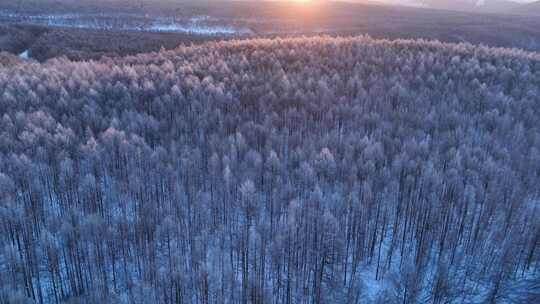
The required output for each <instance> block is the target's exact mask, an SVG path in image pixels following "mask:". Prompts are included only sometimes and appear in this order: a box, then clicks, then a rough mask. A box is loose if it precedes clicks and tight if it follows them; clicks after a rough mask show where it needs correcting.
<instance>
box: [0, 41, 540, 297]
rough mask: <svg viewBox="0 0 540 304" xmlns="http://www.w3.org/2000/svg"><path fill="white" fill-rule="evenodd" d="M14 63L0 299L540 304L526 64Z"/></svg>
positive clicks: (0, 140)
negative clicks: (539, 303)
mask: <svg viewBox="0 0 540 304" xmlns="http://www.w3.org/2000/svg"><path fill="white" fill-rule="evenodd" d="M8 59H9V58H8ZM12 59H13V60H7V59H6V60H4V61H5V62H8V61H9V62H10V63H9V64H5V65H2V66H0V303H2V304H11V303H40V304H41V303H167V304H168V303H203V304H207V303H242V304H247V303H255V304H262V303H276V304H278V303H287V304H292V303H314V304H319V303H347V304H348V303H350V304H356V303H390V304H391V303H471V304H472V303H538V302H540V252H539V246H540V240H539V238H540V221H539V220H538V218H539V216H540V210H539V209H540V196H539V195H540V122H539V120H538V117H540V85H539V84H540V54H538V53H530V52H526V51H521V50H517V49H503V48H490V47H486V46H473V45H471V44H465V43H462V44H449V43H441V42H437V41H425V40H378V39H373V38H370V37H368V36H356V37H350V38H335V37H329V36H317V37H296V38H283V39H282V38H275V39H262V38H258V39H248V40H234V39H232V40H228V41H221V42H214V41H210V42H205V43H203V44H195V45H190V46H180V47H178V48H176V49H173V50H161V51H157V52H153V53H147V54H139V55H134V56H126V57H115V58H107V57H104V58H102V59H99V60H95V61H79V62H77V61H70V60H68V59H66V58H55V59H50V60H48V61H46V62H44V63H38V62H36V61H33V60H26V61H24V60H20V61H16V58H12ZM14 61H16V62H14ZM0 62H3V61H0Z"/></svg>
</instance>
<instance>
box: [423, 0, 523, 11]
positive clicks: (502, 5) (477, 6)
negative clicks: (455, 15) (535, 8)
mask: <svg viewBox="0 0 540 304" xmlns="http://www.w3.org/2000/svg"><path fill="white" fill-rule="evenodd" d="M417 2H418V3H419V4H420V5H422V6H424V7H429V8H434V9H446V10H455V11H464V12H478V13H499V12H507V11H508V10H511V9H514V8H516V7H518V6H520V4H519V3H516V2H513V1H510V0H483V1H479V0H418V1H417Z"/></svg>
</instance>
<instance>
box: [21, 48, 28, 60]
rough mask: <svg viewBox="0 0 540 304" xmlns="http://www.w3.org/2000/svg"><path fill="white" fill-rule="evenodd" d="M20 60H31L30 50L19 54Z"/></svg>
mask: <svg viewBox="0 0 540 304" xmlns="http://www.w3.org/2000/svg"><path fill="white" fill-rule="evenodd" d="M19 58H21V59H29V58H30V55H29V53H28V50H26V51H24V52H22V53H20V54H19Z"/></svg>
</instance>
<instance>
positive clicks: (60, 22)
mask: <svg viewBox="0 0 540 304" xmlns="http://www.w3.org/2000/svg"><path fill="white" fill-rule="evenodd" d="M0 17H4V18H9V19H15V21H16V22H20V23H28V24H37V25H45V26H50V27H68V28H79V29H97V30H124V31H143V32H168V33H189V34H195V35H246V34H251V33H252V31H251V30H250V29H249V28H243V27H239V26H233V25H231V24H232V23H234V22H235V21H236V20H229V19H219V18H214V17H210V16H204V15H203V16H193V17H190V18H173V17H158V16H148V15H124V14H120V15H107V14H101V15H99V14H89V15H86V14H53V15H18V14H14V13H8V12H2V11H0Z"/></svg>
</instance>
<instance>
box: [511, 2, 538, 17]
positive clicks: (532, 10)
mask: <svg viewBox="0 0 540 304" xmlns="http://www.w3.org/2000/svg"><path fill="white" fill-rule="evenodd" d="M511 12H512V13H515V14H521V15H529V16H540V1H536V2H533V3H528V4H524V5H521V6H519V7H517V8H514V9H512V10H511Z"/></svg>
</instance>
